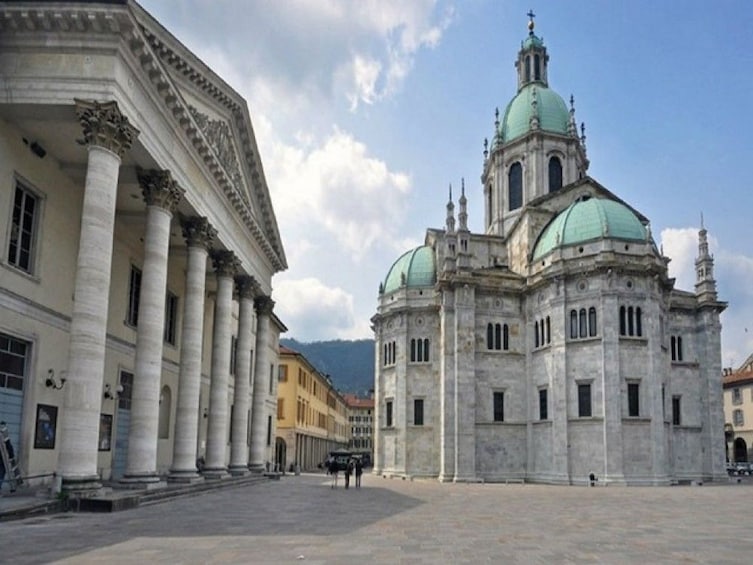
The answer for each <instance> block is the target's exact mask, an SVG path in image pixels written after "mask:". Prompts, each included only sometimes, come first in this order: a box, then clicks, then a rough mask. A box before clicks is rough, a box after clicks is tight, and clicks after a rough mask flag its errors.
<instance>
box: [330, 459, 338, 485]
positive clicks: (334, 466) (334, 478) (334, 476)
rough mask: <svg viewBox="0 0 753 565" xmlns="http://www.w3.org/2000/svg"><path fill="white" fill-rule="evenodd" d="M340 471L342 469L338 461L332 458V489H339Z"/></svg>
mask: <svg viewBox="0 0 753 565" xmlns="http://www.w3.org/2000/svg"><path fill="white" fill-rule="evenodd" d="M339 470H340V469H339V467H338V464H337V459H336V458H334V457H332V458H331V459H330V460H329V474H330V475H332V487H331V488H335V487H337V472H338V471H339Z"/></svg>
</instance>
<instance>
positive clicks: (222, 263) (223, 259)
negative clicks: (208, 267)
mask: <svg viewBox="0 0 753 565" xmlns="http://www.w3.org/2000/svg"><path fill="white" fill-rule="evenodd" d="M212 264H213V265H214V270H215V271H216V272H217V276H218V277H234V276H235V274H236V273H237V272H238V271H239V270H240V268H241V262H240V260H239V259H238V257H236V256H235V253H233V252H232V251H225V250H218V251H215V252H214V253H212Z"/></svg>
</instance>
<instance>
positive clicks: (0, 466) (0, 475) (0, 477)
mask: <svg viewBox="0 0 753 565" xmlns="http://www.w3.org/2000/svg"><path fill="white" fill-rule="evenodd" d="M0 432H2V434H1V435H2V436H3V437H4V438H5V439H4V440H3V443H4V444H5V445H4V449H5V453H6V454H7V456H8V466H10V465H12V461H13V458H14V457H15V456H16V453H15V451H13V444H12V443H11V442H10V437H9V436H8V426H7V424H6V423H5V422H0ZM6 472H8V473H11V478H10V479H8V483H9V484H10V491H11V492H14V491H15V490H16V487H15V485H16V483H15V482H14V480H13V479H14V477H13V475H12V473H13V469H12V468H11V469H6V468H5V457H2V456H0V490H2V488H3V482H4V480H5V473H6Z"/></svg>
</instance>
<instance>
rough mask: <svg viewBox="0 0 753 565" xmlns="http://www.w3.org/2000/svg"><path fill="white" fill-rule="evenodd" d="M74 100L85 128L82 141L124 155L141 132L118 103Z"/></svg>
mask: <svg viewBox="0 0 753 565" xmlns="http://www.w3.org/2000/svg"><path fill="white" fill-rule="evenodd" d="M74 101H75V102H76V115H77V116H78V121H79V122H80V123H81V127H82V128H83V130H84V139H83V140H81V142H80V143H82V144H84V145H89V146H91V145H95V146H98V147H104V148H105V149H108V150H110V151H112V152H113V153H115V154H116V155H117V156H118V157H123V155H124V154H125V152H126V151H128V150H129V149H130V148H131V144H132V143H133V142H134V141H135V140H136V138H137V137H138V136H139V133H140V132H139V130H137V129H136V128H135V127H133V126H132V125H131V124H130V122H129V121H128V118H126V117H125V116H124V115H123V114H121V113H120V109H119V108H118V103H117V102H115V101H114V100H111V101H109V102H98V101H96V100H81V99H78V98H75V99H74Z"/></svg>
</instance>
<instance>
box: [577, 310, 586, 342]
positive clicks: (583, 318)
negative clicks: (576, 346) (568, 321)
mask: <svg viewBox="0 0 753 565" xmlns="http://www.w3.org/2000/svg"><path fill="white" fill-rule="evenodd" d="M578 314H579V316H578V318H579V324H578V329H579V330H580V332H579V335H580V337H586V336H587V335H588V320H587V319H586V309H585V308H581V310H580V312H579V313H578Z"/></svg>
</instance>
